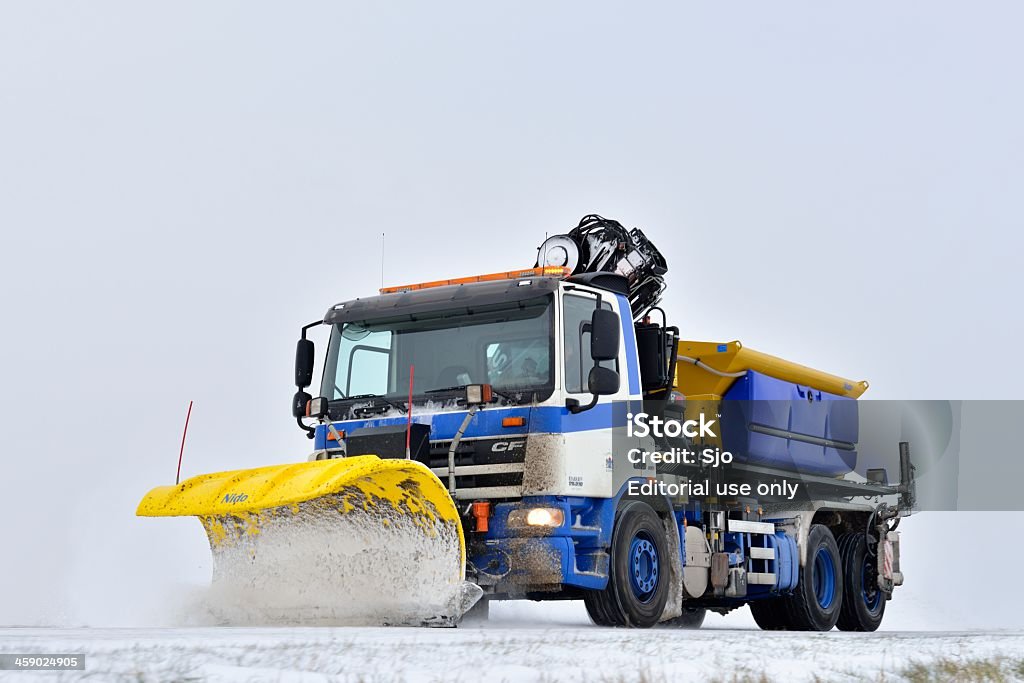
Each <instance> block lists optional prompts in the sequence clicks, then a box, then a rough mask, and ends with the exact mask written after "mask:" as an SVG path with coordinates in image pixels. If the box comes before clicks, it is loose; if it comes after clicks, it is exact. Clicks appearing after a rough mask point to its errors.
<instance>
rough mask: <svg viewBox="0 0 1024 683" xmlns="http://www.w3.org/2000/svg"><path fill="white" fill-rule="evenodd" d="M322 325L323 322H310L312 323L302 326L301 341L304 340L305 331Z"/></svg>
mask: <svg viewBox="0 0 1024 683" xmlns="http://www.w3.org/2000/svg"><path fill="white" fill-rule="evenodd" d="M323 324H324V321H323V320H317V321H316V322H312V323H310V324H308V325H303V326H302V338H303V339H305V338H306V330H309V329H312V328H314V327H316V326H317V325H323Z"/></svg>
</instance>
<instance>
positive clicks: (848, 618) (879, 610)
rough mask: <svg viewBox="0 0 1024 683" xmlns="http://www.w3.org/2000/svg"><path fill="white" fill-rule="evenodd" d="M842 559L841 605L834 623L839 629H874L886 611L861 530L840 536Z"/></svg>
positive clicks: (871, 559)
mask: <svg viewBox="0 0 1024 683" xmlns="http://www.w3.org/2000/svg"><path fill="white" fill-rule="evenodd" d="M839 556H840V557H841V558H842V561H843V605H842V607H841V608H840V610H839V621H838V622H837V623H836V625H837V626H838V627H839V630H840V631H874V630H876V629H877V628H878V625H879V624H881V623H882V616H883V615H884V614H885V602H886V600H885V595H884V594H883V593H882V591H881V589H879V587H878V584H877V583H876V577H877V573H878V570H877V568H876V566H875V558H873V557H871V556H870V555H868V542H867V539H866V538H865V537H864V534H863V533H853V534H843V535H842V536H840V537H839Z"/></svg>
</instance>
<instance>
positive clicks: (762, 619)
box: [750, 598, 789, 631]
mask: <svg viewBox="0 0 1024 683" xmlns="http://www.w3.org/2000/svg"><path fill="white" fill-rule="evenodd" d="M783 599H784V598H765V599H762V600H754V601H753V602H751V603H750V613H751V614H752V615H754V621H755V622H756V623H757V625H758V627H759V628H760V629H761V630H762V631H785V630H786V629H788V628H789V622H787V621H786V607H785V605H783V604H782V601H783Z"/></svg>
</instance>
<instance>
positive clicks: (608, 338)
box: [590, 308, 619, 393]
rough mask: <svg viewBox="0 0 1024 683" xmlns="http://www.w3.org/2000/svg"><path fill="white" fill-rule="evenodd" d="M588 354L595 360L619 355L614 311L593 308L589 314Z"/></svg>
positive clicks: (616, 321) (608, 358) (610, 358)
mask: <svg viewBox="0 0 1024 683" xmlns="http://www.w3.org/2000/svg"><path fill="white" fill-rule="evenodd" d="M590 356H591V357H592V358H593V359H594V361H595V362H600V361H603V360H615V359H616V358H618V357H619V316H617V315H616V314H615V313H613V312H611V311H608V310H605V309H603V308H595V309H594V314H593V315H592V316H590ZM591 377H593V373H591ZM616 387H617V385H616ZM616 390H617V389H616ZM612 393H614V392H612Z"/></svg>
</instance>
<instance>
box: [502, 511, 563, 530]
mask: <svg viewBox="0 0 1024 683" xmlns="http://www.w3.org/2000/svg"><path fill="white" fill-rule="evenodd" d="M563 522H565V513H564V512H562V510H561V508H520V509H518V510H513V511H512V512H510V513H508V525H509V526H549V527H556V526H562V523H563Z"/></svg>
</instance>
